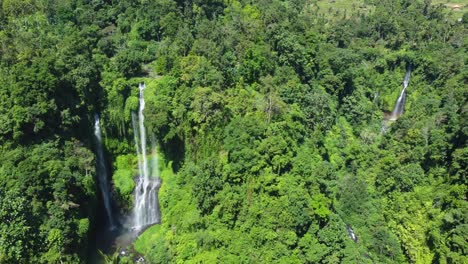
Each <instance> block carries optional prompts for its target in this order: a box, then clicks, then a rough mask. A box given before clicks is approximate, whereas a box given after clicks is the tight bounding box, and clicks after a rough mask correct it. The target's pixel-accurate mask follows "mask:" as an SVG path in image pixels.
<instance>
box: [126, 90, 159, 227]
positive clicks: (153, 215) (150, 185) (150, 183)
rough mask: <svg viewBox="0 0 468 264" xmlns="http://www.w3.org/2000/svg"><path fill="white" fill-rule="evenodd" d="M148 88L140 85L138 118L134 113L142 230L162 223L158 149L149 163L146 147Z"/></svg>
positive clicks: (136, 221)
mask: <svg viewBox="0 0 468 264" xmlns="http://www.w3.org/2000/svg"><path fill="white" fill-rule="evenodd" d="M145 88H146V86H145V85H144V84H140V86H139V90H140V106H139V109H138V116H136V115H135V113H132V123H133V132H134V133H133V134H134V136H135V146H136V151H137V156H138V172H139V175H138V178H137V183H136V187H135V209H134V223H133V224H134V227H135V228H136V229H141V228H143V227H145V226H148V225H151V224H154V223H158V222H159V221H160V214H159V204H158V190H159V186H160V185H161V180H160V179H159V173H158V167H157V166H158V165H157V156H156V148H155V147H154V143H153V148H152V153H151V156H152V157H151V159H150V162H149V163H148V154H147V146H146V130H145V125H144V121H145V116H144V115H143V110H144V109H145V99H144V96H143V94H144V90H145Z"/></svg>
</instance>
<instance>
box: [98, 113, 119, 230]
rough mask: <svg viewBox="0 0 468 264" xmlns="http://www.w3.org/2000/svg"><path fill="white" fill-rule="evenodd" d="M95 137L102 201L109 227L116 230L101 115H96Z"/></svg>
mask: <svg viewBox="0 0 468 264" xmlns="http://www.w3.org/2000/svg"><path fill="white" fill-rule="evenodd" d="M94 137H95V138H96V156H97V159H96V165H97V175H98V185H99V189H101V194H102V200H103V202H104V207H105V209H106V214H107V217H108V221H109V226H110V227H111V229H112V228H115V223H114V219H113V215H112V207H111V194H110V186H109V182H108V178H107V169H106V164H105V159H104V150H103V147H102V136H101V124H100V120H99V115H98V114H95V115H94Z"/></svg>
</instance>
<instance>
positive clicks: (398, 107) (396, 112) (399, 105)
mask: <svg viewBox="0 0 468 264" xmlns="http://www.w3.org/2000/svg"><path fill="white" fill-rule="evenodd" d="M410 75H411V65H410V66H408V68H407V69H406V74H405V79H404V80H403V90H401V93H400V96H399V97H398V99H397V101H396V104H395V108H394V109H393V111H392V114H391V116H390V118H389V120H397V119H398V118H399V117H400V116H401V115H402V114H403V110H404V108H405V102H406V88H407V87H408V84H409V81H410Z"/></svg>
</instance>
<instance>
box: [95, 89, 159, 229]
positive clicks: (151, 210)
mask: <svg viewBox="0 0 468 264" xmlns="http://www.w3.org/2000/svg"><path fill="white" fill-rule="evenodd" d="M139 90H140V106H139V109H138V116H137V115H136V114H135V113H132V123H133V132H134V136H135V146H136V152H137V157H138V172H139V173H138V177H137V179H136V186H135V208H134V212H133V219H132V223H131V225H132V229H134V230H142V229H143V228H145V227H147V226H149V225H152V224H155V223H159V222H160V212H159V202H158V190H159V187H160V185H161V180H160V179H159V171H158V159H157V155H156V146H155V144H154V140H153V138H152V140H151V141H152V145H151V150H150V154H151V155H150V157H148V148H147V145H146V142H147V141H146V129H145V125H144V121H145V116H144V115H143V110H144V109H145V99H144V98H143V92H144V90H145V85H144V84H140V86H139ZM94 118H95V120H94V121H95V122H94V136H95V138H96V157H97V163H96V165H97V174H98V184H99V188H100V190H101V194H102V200H103V202H104V207H105V209H106V214H107V217H108V223H109V226H110V229H111V230H112V229H115V228H116V225H115V221H114V218H113V214H112V206H111V193H110V190H111V188H110V184H109V181H108V177H107V175H108V174H107V169H106V165H105V160H104V150H103V147H102V139H101V126H100V121H99V116H98V115H97V114H96V115H95V117H94Z"/></svg>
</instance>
